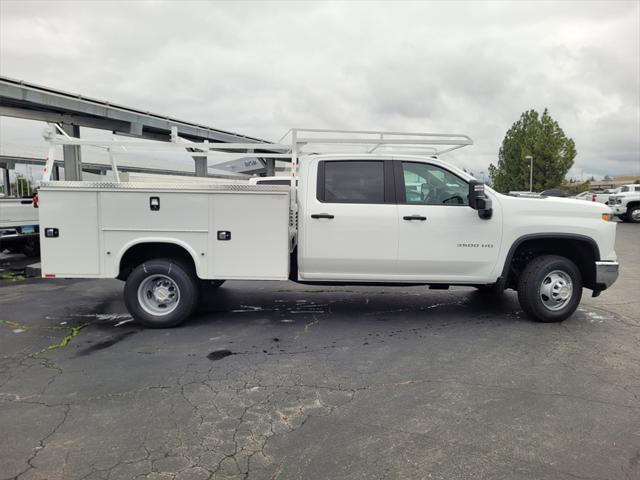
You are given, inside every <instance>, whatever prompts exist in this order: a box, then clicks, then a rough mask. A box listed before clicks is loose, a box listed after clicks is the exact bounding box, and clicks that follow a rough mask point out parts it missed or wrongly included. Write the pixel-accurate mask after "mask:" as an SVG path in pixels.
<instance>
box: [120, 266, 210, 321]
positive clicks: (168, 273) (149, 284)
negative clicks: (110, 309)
mask: <svg viewBox="0 0 640 480" xmlns="http://www.w3.org/2000/svg"><path fill="white" fill-rule="evenodd" d="M124 302H125V304H126V306H127V310H129V313H130V314H131V316H132V317H133V318H134V319H135V320H136V321H137V322H138V323H141V324H142V325H144V326H146V327H151V328H168V327H175V326H176V325H179V324H181V323H182V322H184V321H185V320H186V319H187V318H188V317H189V315H191V314H192V313H193V311H194V310H195V308H196V306H197V304H198V283H197V279H196V276H195V274H194V273H193V272H192V271H191V269H189V268H187V267H185V266H184V265H182V264H180V263H177V262H176V261H175V260H171V259H156V260H149V261H147V262H144V263H143V264H141V265H138V266H137V267H136V268H135V269H134V270H133V271H132V272H131V274H130V275H129V277H128V278H127V282H126V283H125V286H124Z"/></svg>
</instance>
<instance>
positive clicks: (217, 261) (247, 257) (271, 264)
mask: <svg viewBox="0 0 640 480" xmlns="http://www.w3.org/2000/svg"><path fill="white" fill-rule="evenodd" d="M209 201H210V202H211V203H210V207H209V210H210V212H211V213H210V215H211V216H210V227H209V228H210V232H209V235H210V236H209V238H210V240H209V241H210V245H211V246H212V248H211V251H212V255H210V257H209V262H210V263H209V272H210V275H209V276H210V277H211V278H219V279H245V280H286V279H287V278H289V195H288V194H286V193H284V192H280V193H260V194H258V193H255V194H247V193H242V194H240V193H220V194H214V195H211V196H210V199H209Z"/></svg>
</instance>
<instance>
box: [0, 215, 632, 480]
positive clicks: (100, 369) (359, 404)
mask: <svg viewBox="0 0 640 480" xmlns="http://www.w3.org/2000/svg"><path fill="white" fill-rule="evenodd" d="M639 240H640V226H638V225H629V224H620V225H619V228H618V242H617V243H618V245H617V251H618V254H619V257H620V260H621V263H622V268H623V270H622V274H621V278H620V279H619V280H618V282H617V283H616V284H615V285H614V287H613V288H612V289H611V290H610V291H607V292H605V293H604V294H603V295H602V296H601V297H599V298H595V299H591V298H590V297H588V296H586V295H585V298H584V299H583V303H582V306H581V307H580V310H579V311H578V312H577V313H576V314H575V315H574V316H573V317H572V318H570V319H569V320H567V321H565V322H564V323H562V324H550V325H545V324H539V323H534V322H532V321H529V320H528V319H526V318H525V317H524V315H523V314H522V312H521V311H520V309H519V307H518V304H517V300H516V298H515V294H514V292H509V293H508V294H507V295H506V296H505V298H504V299H503V300H502V301H500V302H495V301H491V300H488V299H487V298H485V297H484V296H483V295H482V294H480V293H476V292H475V291H473V290H472V289H467V288H456V289H452V290H449V291H428V290H426V289H425V288H420V287H416V288H395V289H394V288H381V287H368V288H360V287H358V288H345V289H341V288H335V287H328V288H321V287H306V286H299V285H294V284H291V283H277V282H268V283H257V282H227V283H226V284H225V285H224V286H223V287H222V288H221V289H220V290H218V291H216V292H214V293H211V294H210V295H208V297H207V299H206V302H205V303H204V304H203V307H202V308H201V310H200V311H199V312H198V314H197V315H196V316H195V317H194V318H192V319H191V320H190V321H189V322H188V323H187V324H185V325H184V326H182V327H179V328H176V329H171V330H144V329H141V328H139V327H138V326H136V325H135V323H133V322H131V321H130V317H129V316H128V315H127V313H126V310H125V307H124V304H123V302H122V300H121V298H120V297H121V291H122V283H121V282H118V281H115V280H114V281H111V280H82V281H80V280H43V279H27V280H19V279H16V280H15V281H10V280H4V281H2V282H1V283H0V321H1V323H0V433H1V435H0V478H1V479H5V478H6V479H20V480H28V479H48V480H54V479H65V480H67V479H109V480H115V479H180V480H187V479H193V480H196V479H203V480H204V479H210V478H211V479H218V478H220V479H226V478H229V479H241V478H248V479H362V478H373V479H378V478H380V479H382V478H388V479H403V478H406V479H447V480H450V479H509V480H518V479H553V480H563V479H567V480H569V479H572V480H575V479H589V480H595V479H639V478H640V314H639V313H638V312H639V311H640V298H639V297H638V286H639V285H640V241H639ZM10 261H11V258H10V257H6V256H5V257H2V258H0V263H10ZM585 294H586V291H585Z"/></svg>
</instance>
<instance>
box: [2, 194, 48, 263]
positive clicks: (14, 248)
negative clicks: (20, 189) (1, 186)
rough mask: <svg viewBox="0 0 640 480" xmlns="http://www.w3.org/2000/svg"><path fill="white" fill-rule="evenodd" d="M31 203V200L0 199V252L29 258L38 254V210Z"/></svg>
mask: <svg viewBox="0 0 640 480" xmlns="http://www.w3.org/2000/svg"><path fill="white" fill-rule="evenodd" d="M33 202H34V200H33V198H15V197H0V252H3V251H4V250H9V251H10V252H12V253H24V254H25V255H27V256H29V257H33V256H36V255H37V254H38V253H39V251H40V247H39V238H38V221H39V220H38V210H37V209H36V208H34V203H33Z"/></svg>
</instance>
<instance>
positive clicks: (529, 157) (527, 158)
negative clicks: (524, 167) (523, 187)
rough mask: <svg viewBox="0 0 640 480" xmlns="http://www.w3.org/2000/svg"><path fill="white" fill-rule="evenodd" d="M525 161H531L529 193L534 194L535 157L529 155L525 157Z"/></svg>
mask: <svg viewBox="0 0 640 480" xmlns="http://www.w3.org/2000/svg"><path fill="white" fill-rule="evenodd" d="M524 159H525V160H529V162H530V167H529V191H530V192H533V157H532V156H531V155H527V156H526V157H524Z"/></svg>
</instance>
